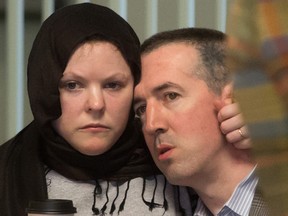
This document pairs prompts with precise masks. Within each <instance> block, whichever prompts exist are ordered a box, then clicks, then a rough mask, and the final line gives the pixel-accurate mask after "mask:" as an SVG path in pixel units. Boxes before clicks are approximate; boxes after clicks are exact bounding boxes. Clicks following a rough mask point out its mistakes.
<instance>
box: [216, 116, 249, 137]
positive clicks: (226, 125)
mask: <svg viewBox="0 0 288 216" xmlns="http://www.w3.org/2000/svg"><path fill="white" fill-rule="evenodd" d="M243 126H244V120H243V117H242V115H241V114H238V115H236V116H234V117H232V118H229V119H227V120H225V121H223V122H222V123H221V124H220V129H221V131H222V133H224V134H228V133H230V132H232V131H235V130H237V129H239V128H241V127H243Z"/></svg>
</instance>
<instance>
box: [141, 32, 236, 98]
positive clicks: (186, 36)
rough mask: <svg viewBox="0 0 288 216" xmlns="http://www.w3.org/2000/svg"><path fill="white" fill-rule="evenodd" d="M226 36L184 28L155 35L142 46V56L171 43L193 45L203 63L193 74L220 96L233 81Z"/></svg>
mask: <svg viewBox="0 0 288 216" xmlns="http://www.w3.org/2000/svg"><path fill="white" fill-rule="evenodd" d="M226 38H227V37H226V35H225V34H224V33H223V32H220V31H217V30H213V29H205V28H183V29H176V30H171V31H164V32H160V33H158V34H155V35H153V36H152V37H150V38H148V39H147V40H145V41H144V42H143V44H142V45H141V49H140V52H141V55H145V54H148V53H150V52H152V51H153V50H155V49H157V48H159V47H161V46H164V45H167V44H171V43H185V44H188V45H192V46H193V47H195V48H196V50H198V51H199V54H200V57H201V59H202V63H200V64H199V68H198V69H197V71H194V72H193V75H195V76H196V77H197V78H199V79H201V80H203V81H205V82H206V84H207V86H208V87H209V88H210V89H211V90H212V91H213V92H215V93H217V94H220V93H221V91H222V89H223V87H224V86H225V85H226V84H227V83H229V82H230V81H231V77H230V73H229V71H228V69H227V67H226V62H225V61H226V52H225V49H226Z"/></svg>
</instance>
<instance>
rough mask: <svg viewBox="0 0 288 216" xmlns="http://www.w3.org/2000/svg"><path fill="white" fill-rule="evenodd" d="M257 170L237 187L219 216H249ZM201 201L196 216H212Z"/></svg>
mask: <svg viewBox="0 0 288 216" xmlns="http://www.w3.org/2000/svg"><path fill="white" fill-rule="evenodd" d="M255 169H256V166H255V167H254V169H253V170H252V171H251V172H250V173H249V175H248V176H246V177H245V178H244V179H243V180H242V181H241V182H240V183H239V184H238V186H237V187H236V189H235V190H234V192H233V194H232V196H231V197H230V199H229V200H228V201H227V202H226V203H225V204H224V206H223V208H222V209H221V210H220V212H219V213H218V214H217V216H226V215H227V216H228V215H229V216H239V215H241V216H248V215H249V211H250V208H251V205H252V201H253V197H254V193H255V189H256V186H257V183H258V177H257V176H256V174H255ZM212 215H213V214H212V213H211V212H210V211H209V210H208V209H207V207H206V206H205V205H204V203H203V202H202V201H201V199H198V203H197V207H196V210H195V213H194V216H212Z"/></svg>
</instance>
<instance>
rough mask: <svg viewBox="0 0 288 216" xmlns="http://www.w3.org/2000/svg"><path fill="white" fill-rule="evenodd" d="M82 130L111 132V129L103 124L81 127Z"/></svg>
mask: <svg viewBox="0 0 288 216" xmlns="http://www.w3.org/2000/svg"><path fill="white" fill-rule="evenodd" d="M80 129H81V130H83V131H89V132H105V131H108V130H109V127H107V126H105V125H102V124H88V125H85V126H83V127H81V128H80Z"/></svg>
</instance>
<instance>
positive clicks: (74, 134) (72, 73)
mask: <svg viewBox="0 0 288 216" xmlns="http://www.w3.org/2000/svg"><path fill="white" fill-rule="evenodd" d="M133 84H134V81H133V76H132V73H131V71H130V68H129V66H128V64H127V63H126V61H125V60H124V58H123V57H122V55H121V53H120V51H119V50H118V49H117V48H116V46H114V45H112V44H111V43H108V42H103V41H101V42H89V43H85V44H84V45H82V46H80V47H79V48H78V49H77V50H76V51H75V52H74V54H73V55H72V56H71V58H70V60H69V62H68V64H67V67H66V68H65V71H64V73H63V77H62V78H61V80H60V83H59V91H60V102H61V109H62V115H61V116H60V117H59V118H58V119H57V120H55V121H54V122H53V127H54V128H55V129H56V131H57V132H58V133H59V134H60V135H61V136H62V137H63V138H64V139H65V140H66V141H67V142H68V143H70V145H71V146H72V147H74V148H75V149H76V150H78V151H79V152H81V153H83V154H85V155H99V154H102V153H104V152H106V151H107V150H109V149H110V148H111V147H112V146H113V145H114V144H115V143H116V141H117V140H118V139H119V137H120V136H121V134H122V133H123V132H124V130H125V127H126V124H127V121H128V117H129V112H130V108H131V103H132V98H133Z"/></svg>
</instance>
